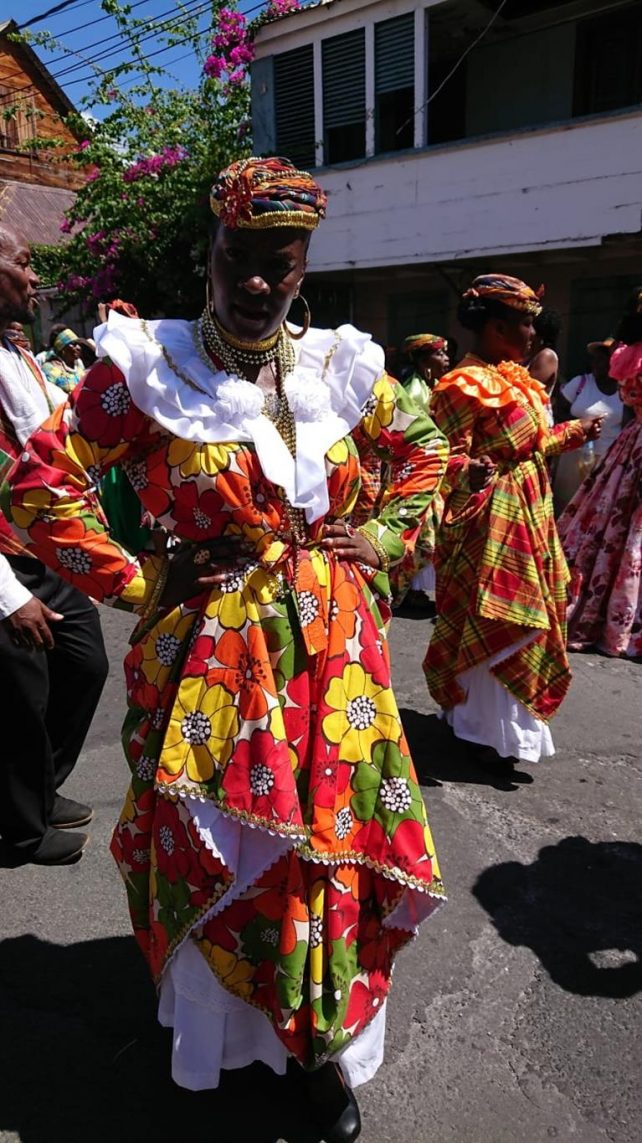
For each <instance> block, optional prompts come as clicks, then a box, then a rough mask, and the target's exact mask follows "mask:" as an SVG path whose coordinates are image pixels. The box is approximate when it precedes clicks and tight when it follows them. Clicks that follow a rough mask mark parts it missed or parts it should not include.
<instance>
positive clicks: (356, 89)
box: [322, 28, 366, 131]
mask: <svg viewBox="0 0 642 1143" xmlns="http://www.w3.org/2000/svg"><path fill="white" fill-rule="evenodd" d="M322 60H323V126H324V129H325V131H328V130H329V129H331V128H333V127H349V126H351V125H352V124H355V123H364V122H365V118H366V36H365V32H364V30H363V28H358V29H357V30H356V31H354V32H346V33H345V35H343V36H331V37H330V39H328V40H323V43H322Z"/></svg>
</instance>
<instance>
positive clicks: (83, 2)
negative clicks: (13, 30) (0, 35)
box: [18, 0, 95, 31]
mask: <svg viewBox="0 0 642 1143" xmlns="http://www.w3.org/2000/svg"><path fill="white" fill-rule="evenodd" d="M93 3H95V0H62V3H60V4H55V5H54V7H53V8H48V9H47V11H46V12H40V13H39V14H38V15H36V16H32V17H31V19H30V20H26V21H25V23H24V24H18V27H19V29H20V31H22V30H23V28H32V27H33V25H34V24H41V23H42V21H43V20H47V19H48V18H49V16H57V15H58V13H59V12H64V11H65V9H67V8H86V7H87V5H88V4H93Z"/></svg>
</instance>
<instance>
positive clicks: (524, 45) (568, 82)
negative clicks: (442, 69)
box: [466, 24, 575, 135]
mask: <svg viewBox="0 0 642 1143" xmlns="http://www.w3.org/2000/svg"><path fill="white" fill-rule="evenodd" d="M574 61H575V24H562V25H560V26H559V27H557V28H545V29H543V30H542V31H539V32H531V33H530V34H529V35H527V36H517V37H515V38H512V39H509V40H504V41H502V42H500V43H496V44H489V45H488V46H486V47H483V46H482V47H480V48H479V50H478V51H475V52H472V53H471V56H470V59H469V61H468V85H467V101H466V102H467V106H466V134H467V135H487V134H489V133H490V132H491V131H510V130H512V129H513V128H515V127H533V126H536V125H538V124H542V123H554V122H556V121H557V122H559V121H561V120H563V119H570V118H571V115H572V113H573V67H574Z"/></svg>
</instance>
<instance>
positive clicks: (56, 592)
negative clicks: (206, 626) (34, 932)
mask: <svg viewBox="0 0 642 1143" xmlns="http://www.w3.org/2000/svg"><path fill="white" fill-rule="evenodd" d="M37 285H38V278H37V276H36V274H35V273H34V271H33V269H32V268H31V265H30V253H29V248H28V246H27V245H26V244H25V243H24V242H23V241H22V240H21V239H20V238H19V237H18V236H17V235H16V234H14V233H13V232H12V231H11V230H10V229H8V228H7V227H4V226H0V471H3V472H4V471H6V470H7V469H8V467H9V465H10V463H11V461H12V460H13V459H14V458H16V457H17V456H19V455H20V454H21V452H22V451H23V449H24V446H25V443H26V441H27V440H28V438H29V436H30V435H31V433H32V432H33V431H34V430H35V429H37V428H38V427H39V426H40V425H41V424H42V422H43V421H45V420H46V419H47V417H48V416H49V415H50V414H51V413H52V412H53V411H54V409H55V408H56V407H57V406H58V405H59V404H60V403H61V402H63V401H64V399H65V397H64V393H63V392H62V390H60V389H58V388H56V387H55V386H53V385H50V384H49V383H48V382H47V381H46V379H45V378H44V377H43V375H42V372H41V370H40V368H39V366H38V365H37V364H36V361H35V359H34V358H33V357H32V356H31V354H30V353H27V352H26V351H25V350H24V349H22V348H21V347H20V346H19V345H16V343H15V342H14V341H12V340H11V338H9V337H7V336H6V331H7V329H8V327H9V326H10V325H11V323H13V322H21V323H25V324H29V323H31V322H33V320H34V307H35V304H36V287H37ZM0 552H1V553H4V554H2V555H0V717H1V721H2V727H3V743H2V749H1V750H0V776H1V780H2V796H1V797H0V835H1V836H2V839H3V842H4V844H5V846H9V847H10V850H11V851H12V854H13V856H14V858H15V859H17V860H22V861H26V862H33V863H34V864H36V865H66V864H70V863H71V862H74V861H77V860H78V859H79V858H80V856H81V854H82V851H83V848H84V846H85V844H86V841H87V835H86V834H85V833H81V832H77V831H78V827H81V826H84V825H87V824H88V823H89V822H90V821H91V818H92V816H93V814H92V810H91V808H90V807H89V806H86V805H83V804H82V803H79V802H75V801H72V800H71V799H69V798H65V797H62V795H61V794H59V793H58V789H59V787H60V786H61V785H62V783H63V782H64V781H65V779H66V778H67V777H68V776H69V774H70V773H71V771H72V770H73V768H74V766H75V764H76V762H77V760H78V756H79V754H80V750H81V748H82V745H83V743H84V740H85V737H86V735H87V731H88V730H89V726H90V724H91V720H92V718H93V715H94V712H95V710H96V706H97V705H98V700H99V698H100V694H101V691H102V688H103V685H104V682H105V678H106V676H107V667H108V665H107V658H106V655H105V649H104V644H103V638H102V632H101V629H100V620H99V617H98V612H97V610H96V608H95V607H94V605H93V604H92V603H91V602H90V601H89V600H88V599H87V598H86V597H85V596H84V595H82V594H81V593H80V592H79V591H77V590H76V589H75V588H73V587H71V586H69V585H68V584H66V583H65V582H64V581H63V580H62V579H60V577H59V576H58V575H56V574H55V573H54V572H53V571H51V570H50V569H48V568H46V567H45V566H44V564H42V563H40V561H39V560H37V559H34V558H33V557H32V556H31V555H29V554H28V553H27V552H26V551H25V550H24V549H21V548H20V545H19V544H18V542H17V541H16V539H15V538H14V537H13V536H12V534H11V530H10V528H9V526H8V525H7V523H6V521H5V520H4V519H3V518H2V519H0Z"/></svg>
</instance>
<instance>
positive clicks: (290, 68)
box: [274, 44, 315, 168]
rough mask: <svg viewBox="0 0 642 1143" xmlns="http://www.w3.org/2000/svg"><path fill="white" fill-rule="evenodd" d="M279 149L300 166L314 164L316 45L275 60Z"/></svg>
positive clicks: (307, 45) (276, 120) (284, 155)
mask: <svg viewBox="0 0 642 1143" xmlns="http://www.w3.org/2000/svg"><path fill="white" fill-rule="evenodd" d="M274 116H275V123H276V150H277V153H278V154H279V155H282V156H283V157H284V158H286V159H291V161H292V162H293V163H294V164H295V166H298V167H303V168H306V167H313V166H314V163H315V156H314V72H313V64H312V45H311V44H306V45H305V47H303V48H295V49H294V51H291V52H283V53H282V54H281V55H279V56H276V57H275V59H274Z"/></svg>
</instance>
